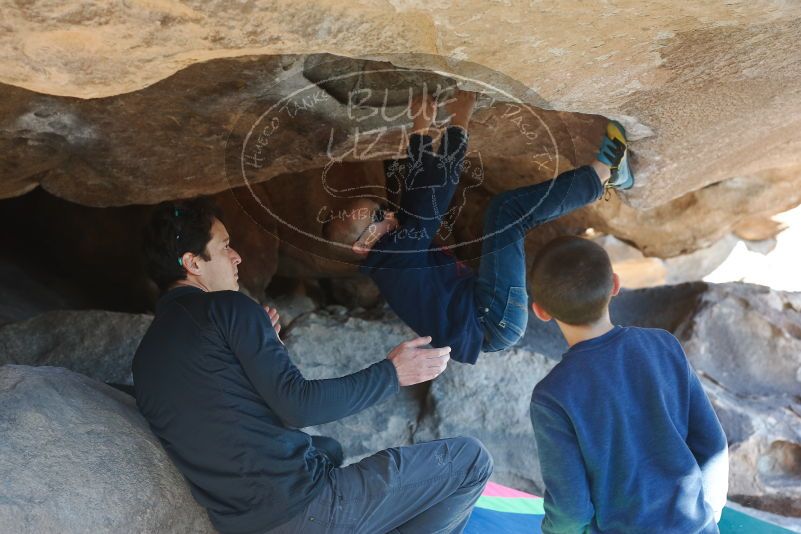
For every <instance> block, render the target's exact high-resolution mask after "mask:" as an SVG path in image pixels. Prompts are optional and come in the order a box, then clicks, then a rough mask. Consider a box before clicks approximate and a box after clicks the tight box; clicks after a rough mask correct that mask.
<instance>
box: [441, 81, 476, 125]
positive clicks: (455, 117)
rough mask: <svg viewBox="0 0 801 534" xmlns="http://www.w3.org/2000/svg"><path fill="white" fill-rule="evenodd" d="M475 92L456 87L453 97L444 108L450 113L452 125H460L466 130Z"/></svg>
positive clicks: (474, 101) (474, 102) (471, 112)
mask: <svg viewBox="0 0 801 534" xmlns="http://www.w3.org/2000/svg"><path fill="white" fill-rule="evenodd" d="M476 97H477V94H476V93H474V92H472V91H463V90H462V89H457V90H456V92H455V93H454V94H453V98H452V99H451V100H449V101H448V102H447V103H446V105H445V110H446V111H447V112H448V114H449V115H450V121H451V125H452V126H461V127H462V128H464V129H465V131H466V130H467V126H468V124H469V123H470V117H471V116H472V115H473V108H474V107H475V105H476Z"/></svg>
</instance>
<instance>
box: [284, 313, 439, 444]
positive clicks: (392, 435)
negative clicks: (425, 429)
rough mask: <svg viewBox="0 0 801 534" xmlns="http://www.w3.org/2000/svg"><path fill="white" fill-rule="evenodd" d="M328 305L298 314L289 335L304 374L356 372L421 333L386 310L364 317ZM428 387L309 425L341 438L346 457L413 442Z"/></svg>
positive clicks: (317, 431) (331, 375)
mask: <svg viewBox="0 0 801 534" xmlns="http://www.w3.org/2000/svg"><path fill="white" fill-rule="evenodd" d="M329 310H330V311H329V312H326V311H318V312H313V313H309V314H306V315H303V316H301V317H300V318H298V319H296V320H295V322H294V323H293V324H292V326H291V329H290V332H289V336H288V338H287V340H286V345H287V349H289V354H290V357H291V358H292V361H293V362H294V363H295V364H296V365H297V367H298V369H300V371H301V372H302V373H303V375H304V376H305V377H306V378H311V379H314V378H334V377H338V376H344V375H347V374H350V373H354V372H356V371H359V370H360V369H364V368H365V367H367V366H369V365H372V364H373V363H375V362H378V361H381V360H382V359H383V358H386V356H387V354H388V353H389V351H390V350H392V348H394V347H395V346H396V345H398V344H399V343H401V342H402V341H407V340H409V339H413V338H415V337H417V336H416V335H415V334H414V333H413V332H412V331H411V330H410V329H409V328H407V327H406V326H405V325H403V324H402V323H401V322H400V321H399V320H398V318H397V317H396V316H395V315H393V314H390V313H388V312H387V314H386V315H385V316H382V317H378V318H374V319H372V320H366V319H361V318H358V317H352V316H348V315H347V314H346V313H345V312H346V310H345V308H340V307H331V308H329ZM279 311H280V309H279ZM331 312H333V313H331ZM338 312H339V313H338ZM424 388H425V387H424V386H416V387H411V388H402V389H401V391H400V393H399V394H398V395H396V396H394V397H392V398H390V399H388V400H386V401H385V402H383V403H381V404H379V405H376V406H373V407H372V408H369V409H367V410H365V411H363V412H361V413H358V414H355V415H352V416H350V417H346V418H345V419H341V420H339V421H335V422H332V423H327V424H324V425H319V426H316V427H312V428H309V429H307V430H308V431H309V432H310V433H312V434H322V435H325V436H331V437H333V438H336V439H337V440H339V442H340V443H342V446H343V448H344V451H345V457H346V458H347V457H358V456H363V455H365V454H368V453H373V452H377V451H379V450H381V449H385V448H387V447H396V446H398V445H404V444H408V443H411V436H412V433H413V432H414V430H415V428H416V427H417V419H418V416H419V414H420V409H421V405H422V399H423V397H424V394H425V392H424Z"/></svg>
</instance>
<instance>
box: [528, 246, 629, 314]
mask: <svg viewBox="0 0 801 534" xmlns="http://www.w3.org/2000/svg"><path fill="white" fill-rule="evenodd" d="M613 285H614V281H613V272H612V262H611V261H610V260H609V255H608V254H607V253H606V251H605V250H604V249H603V247H601V246H600V245H598V244H597V243H594V242H592V241H590V240H588V239H583V238H581V237H575V236H565V237H558V238H556V239H554V240H553V241H550V242H549V243H548V244H547V245H545V246H544V247H543V248H542V250H540V251H539V253H538V254H537V256H536V257H535V259H534V265H533V268H532V296H533V298H534V302H536V303H537V304H538V305H539V306H540V307H542V308H543V309H544V310H545V311H547V312H548V313H549V314H550V315H551V316H553V317H554V318H556V319H559V320H560V321H562V322H563V323H567V324H570V325H574V326H578V325H587V324H592V323H594V322H596V321H598V320H599V319H600V318H601V317H602V316H603V313H604V310H606V307H607V306H608V305H609V299H610V298H611V294H612V287H613Z"/></svg>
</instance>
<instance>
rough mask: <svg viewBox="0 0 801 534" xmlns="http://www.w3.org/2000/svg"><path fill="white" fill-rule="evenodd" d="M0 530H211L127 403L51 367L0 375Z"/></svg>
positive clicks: (13, 368) (0, 370)
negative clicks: (0, 437)
mask: <svg viewBox="0 0 801 534" xmlns="http://www.w3.org/2000/svg"><path fill="white" fill-rule="evenodd" d="M0 436H2V439H0V480H2V483H1V484H0V525H2V527H0V530H2V531H3V532H14V533H20V534H26V533H31V534H34V533H40V532H64V533H75V534H78V533H84V532H107V533H112V532H152V533H165V534H167V533H170V534H173V533H180V532H185V533H187V534H189V533H193V534H194V533H200V532H208V533H211V532H214V529H213V528H212V527H211V524H210V523H209V521H208V519H207V516H206V513H205V511H204V510H203V509H202V508H201V507H200V506H199V505H197V504H196V503H195V501H194V499H193V498H192V496H191V494H190V493H189V489H188V486H187V484H186V482H185V481H184V480H183V478H182V477H181V475H180V474H179V473H178V471H177V470H176V469H175V467H173V465H172V463H171V462H170V460H169V458H168V457H167V455H166V453H165V452H164V450H163V449H162V447H161V445H160V444H159V442H158V440H157V439H156V438H155V436H153V434H152V433H151V432H150V430H149V429H148V426H147V423H146V422H145V420H144V419H143V418H142V417H141V416H140V415H139V413H138V412H137V410H136V406H135V404H134V401H133V399H132V398H131V397H130V396H128V395H125V394H124V393H121V392H119V391H116V390H114V389H112V388H110V387H107V386H105V385H103V384H100V383H98V382H96V381H94V380H91V379H89V378H87V377H85V376H82V375H80V374H77V373H73V372H71V371H68V370H66V369H60V368H55V367H36V368H34V367H26V366H18V365H5V366H3V367H0Z"/></svg>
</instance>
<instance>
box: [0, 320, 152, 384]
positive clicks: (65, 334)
mask: <svg viewBox="0 0 801 534" xmlns="http://www.w3.org/2000/svg"><path fill="white" fill-rule="evenodd" d="M152 321H153V316H151V315H134V314H127V313H117V312H108V311H96V310H87V311H64V310H61V311H51V312H46V313H43V314H41V315H37V316H36V317H33V318H32V319H28V320H25V321H20V322H16V323H12V324H9V325H5V326H2V327H0V365H5V364H21V365H35V366H55V367H65V368H67V369H70V370H72V371H75V372H77V373H82V374H84V375H86V376H89V377H91V378H94V379H95V380H99V381H101V382H112V383H115V384H129V385H132V384H133V378H132V377H131V362H132V361H133V355H134V352H136V348H137V347H138V346H139V342H140V341H141V340H142V336H144V335H145V332H146V331H147V329H148V327H149V326H150V323H151V322H152Z"/></svg>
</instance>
